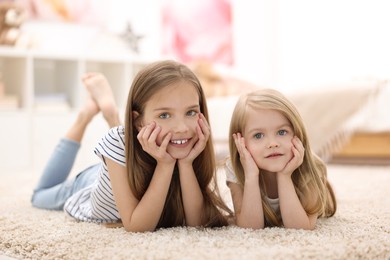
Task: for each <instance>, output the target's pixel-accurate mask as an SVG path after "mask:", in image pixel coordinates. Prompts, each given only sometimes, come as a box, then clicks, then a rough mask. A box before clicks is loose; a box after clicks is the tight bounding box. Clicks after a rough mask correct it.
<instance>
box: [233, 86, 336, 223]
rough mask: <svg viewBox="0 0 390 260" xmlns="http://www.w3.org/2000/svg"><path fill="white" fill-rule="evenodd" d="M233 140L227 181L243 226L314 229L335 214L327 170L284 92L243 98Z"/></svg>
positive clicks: (235, 114) (236, 114) (265, 91)
mask: <svg viewBox="0 0 390 260" xmlns="http://www.w3.org/2000/svg"><path fill="white" fill-rule="evenodd" d="M230 136H232V138H231V139H229V149H230V159H229V160H227V162H226V177H227V184H228V186H229V188H230V191H231V195H232V200H233V205H234V211H235V221H236V224H237V225H238V226H240V227H246V228H254V229H259V228H264V227H268V226H278V227H281V226H283V227H286V228H295V229H308V230H312V229H314V228H315V226H316V221H317V218H318V217H330V216H333V215H334V214H335V212H336V200H335V196H334V193H333V190H332V187H331V186H330V185H329V183H328V180H327V169H326V166H325V164H324V162H323V161H321V159H320V158H319V157H317V156H316V155H315V154H314V153H313V152H312V151H311V149H310V144H309V140H308V137H307V133H306V130H305V127H304V123H303V121H302V118H301V116H300V115H299V112H298V110H297V109H296V108H295V106H294V105H293V104H292V103H291V102H290V101H289V100H288V99H287V98H286V97H285V96H284V95H282V94H281V93H280V92H278V91H276V90H272V89H261V90H257V91H254V92H251V93H248V94H245V95H243V96H241V97H240V99H239V100H238V102H237V104H236V106H235V109H234V111H233V115H232V119H231V123H230Z"/></svg>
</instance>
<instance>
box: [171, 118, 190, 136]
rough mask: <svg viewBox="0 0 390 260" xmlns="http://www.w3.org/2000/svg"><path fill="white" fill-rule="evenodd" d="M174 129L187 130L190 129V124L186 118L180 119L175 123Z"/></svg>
mask: <svg viewBox="0 0 390 260" xmlns="http://www.w3.org/2000/svg"><path fill="white" fill-rule="evenodd" d="M173 129H174V131H175V132H178V133H180V132H186V131H188V129H189V126H188V124H187V123H186V122H185V120H178V121H177V122H175V123H174V126H173Z"/></svg>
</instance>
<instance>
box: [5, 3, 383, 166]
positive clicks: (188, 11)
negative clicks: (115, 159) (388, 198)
mask: <svg viewBox="0 0 390 260" xmlns="http://www.w3.org/2000/svg"><path fill="white" fill-rule="evenodd" d="M388 10H390V3H389V2H388V1H386V0H370V1H369V0H362V1H353V0H344V1H337V0H328V1H310V0H295V1H288V0H256V1H238V0H197V1H192V0H144V1H135V0H127V1H126V0H110V1H108V0H15V1H10V0H9V1H5V0H0V19H1V22H0V23H1V27H0V28H1V29H0V33H1V34H0V45H1V46H0V47H1V48H0V69H1V70H0V73H1V74H0V76H1V77H0V109H1V110H0V124H1V125H2V126H1V127H2V132H3V137H2V139H0V142H2V144H3V147H4V146H6V145H5V144H10V145H11V144H12V143H11V141H10V138H9V136H10V135H15V134H17V135H18V136H19V140H20V141H19V142H20V144H24V145H25V147H26V150H25V151H24V152H22V155H20V154H18V152H17V151H16V150H15V151H11V152H10V151H9V150H8V149H5V148H2V150H1V151H0V152H1V153H0V154H1V155H3V156H1V157H0V158H2V160H4V161H3V162H4V163H3V162H2V163H3V167H5V168H7V169H13V168H28V167H30V166H34V165H35V166H37V165H38V167H41V163H38V164H37V163H36V162H37V161H39V160H41V161H42V162H43V161H44V158H45V157H46V154H49V152H48V150H49V148H48V147H51V146H52V145H53V140H56V139H57V138H58V137H59V136H61V135H60V133H63V127H66V125H67V124H68V122H69V121H70V118H71V116H73V114H72V113H74V110H77V108H78V106H79V105H80V102H81V101H80V100H81V98H80V97H82V96H83V94H84V93H83V92H82V91H80V90H79V89H78V86H79V85H80V82H79V78H80V76H81V75H82V73H83V72H85V71H91V70H96V71H101V72H103V73H105V74H106V75H107V77H108V78H109V80H110V83H111V85H113V86H114V87H115V88H117V89H116V90H115V94H116V97H117V98H118V99H122V100H119V101H118V103H119V104H120V105H121V106H122V107H123V105H124V103H125V100H123V97H124V96H126V92H127V90H128V87H129V84H130V83H131V77H132V76H133V75H134V73H136V71H137V70H138V69H139V68H141V67H142V66H143V65H144V64H146V63H148V62H151V61H154V60H159V59H165V58H172V59H176V60H178V61H181V62H183V63H186V64H188V65H189V66H191V67H192V68H193V69H194V70H195V71H196V73H198V75H199V77H200V78H201V79H202V80H203V81H204V86H205V90H206V92H207V94H208V97H210V98H214V97H220V96H225V97H226V96H234V95H237V94H239V93H240V91H241V92H242V90H243V89H244V90H245V89H248V90H249V89H253V88H256V87H264V86H267V87H273V88H277V89H279V90H281V91H283V92H285V93H288V94H289V93H299V92H305V93H306V92H310V91H313V90H316V89H326V88H327V87H328V86H332V87H334V86H342V85H343V84H345V83H348V84H349V86H350V83H351V82H356V81H361V80H371V81H375V82H381V86H382V85H385V87H381V88H382V89H381V96H380V97H378V98H377V99H376V101H375V105H373V106H371V107H370V109H369V112H370V114H369V115H368V117H369V118H370V120H371V121H369V122H367V121H366V125H365V126H366V127H367V129H368V128H369V132H375V133H376V132H380V133H381V134H383V133H385V134H386V135H385V137H384V139H381V140H380V141H378V143H379V146H381V147H382V148H383V147H384V146H383V143H382V142H383V140H384V142H390V141H389V140H388V139H389V136H390V135H389V136H387V133H388V131H389V129H390V124H389V122H388V121H389V119H388V116H387V114H386V112H385V111H388V110H386V109H388V106H389V105H388V104H389V102H388V101H389V97H390V94H389V93H390V92H389V90H388V87H387V84H383V82H385V83H386V82H387V80H388V79H389V76H390V71H389V68H390V51H389V50H388V48H389V46H390V37H388V36H387V30H388V26H389V24H390V16H389V15H388ZM20 75H22V76H20ZM53 75H54V76H53ZM221 81H223V82H224V83H223V84H218V83H220V82H221ZM63 82H66V85H65V86H63V85H62V84H64V83H63ZM53 85H56V86H57V87H58V88H59V91H57V90H58V89H56V88H57V87H53ZM360 85H361V84H360ZM360 85H359V84H357V85H356V86H357V87H358V86H360ZM365 86H366V85H365ZM372 86H375V87H376V86H377V84H373V85H372ZM329 88H330V87H329ZM53 89H54V90H55V91H54V92H55V95H53V93H51V94H50V95H47V92H53ZM42 94H45V95H42ZM48 97H49V98H48ZM47 100H51V102H52V103H55V105H53V104H51V105H50V106H48V105H47V104H48V103H50V101H49V102H48V101H47ZM61 102H63V103H64V104H65V105H66V106H69V107H67V108H66V109H63V106H62V105H64V104H62V103H61ZM345 102H346V103H347V102H348V99H346V100H345ZM59 104H62V105H59ZM330 105H331V104H330ZM363 106H364V104H362V107H363ZM38 107H39V108H40V109H37V108H38ZM42 108H43V109H42ZM68 108H69V109H70V110H69V109H68ZM340 109H342V107H341V108H340ZM356 109H357V108H356ZM42 110H43V111H44V113H42ZM45 110H47V111H46V112H45ZM49 110H51V111H54V112H48V111H49ZM64 111H65V112H64ZM330 117H331V116H330ZM53 118H54V119H53ZM56 119H57V120H58V121H59V122H58V124H59V125H60V126H61V127H59V128H60V129H57V131H54V133H53V134H52V135H50V137H48V136H47V135H46V134H45V135H43V134H40V132H41V131H42V129H43V128H44V127H43V126H45V125H50V123H52V122H53V120H56ZM15 126H17V127H16V128H17V129H18V130H15ZM62 126H63V127H62ZM97 128H100V127H96V128H95V129H97ZM101 128H102V129H103V130H104V131H105V130H106V129H105V128H104V127H101ZM26 129H30V131H29V133H28V134H27V133H26ZM367 129H366V130H367ZM60 130H61V131H60ZM15 131H16V132H15ZM104 131H103V132H104ZM367 131H368V130H367ZM95 132H98V134H100V131H95ZM11 140H12V139H11ZM91 140H96V138H95V137H93V138H91ZM370 140H371V139H370ZM371 141H372V140H371ZM371 141H370V142H371ZM49 144H50V145H49ZM360 145H361V144H360ZM46 146H47V147H46ZM363 146H364V145H363ZM42 147H46V148H47V149H44V152H42V153H39V154H40V156H39V157H37V153H38V152H37V151H39V150H38V149H41V148H42ZM389 147H390V146H389ZM383 149H384V150H385V151H384V152H382V155H381V156H385V158H387V157H386V156H389V155H388V154H387V153H390V151H388V150H389V149H390V148H388V147H385V148H383ZM46 150H47V152H46ZM19 152H20V151H19ZM89 152H90V150H89V151H88V153H89ZM383 154H384V155H383ZM377 155H378V152H377V154H376V156H377ZM14 156H21V157H22V158H23V160H24V161H25V163H22V166H21V165H20V163H17V164H16V163H9V160H8V158H13V157H14ZM41 158H42V159H41ZM10 160H11V159H10Z"/></svg>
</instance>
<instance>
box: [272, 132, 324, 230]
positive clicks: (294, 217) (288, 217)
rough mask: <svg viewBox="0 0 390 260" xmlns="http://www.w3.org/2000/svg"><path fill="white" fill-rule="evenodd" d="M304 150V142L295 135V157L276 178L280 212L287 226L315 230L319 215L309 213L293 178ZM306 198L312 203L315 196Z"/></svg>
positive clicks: (293, 144)
mask: <svg viewBox="0 0 390 260" xmlns="http://www.w3.org/2000/svg"><path fill="white" fill-rule="evenodd" d="M304 151H305V149H304V147H303V145H302V142H301V141H300V140H299V139H298V138H297V137H294V138H293V140H292V152H293V158H292V159H291V160H290V161H289V162H288V163H287V165H286V167H285V168H284V169H283V170H282V171H281V172H278V173H276V178H277V182H278V194H279V202H280V213H281V215H282V220H283V224H284V226H285V227H286V228H296V229H308V230H313V229H314V227H315V225H316V221H317V215H307V213H306V211H305V209H304V208H303V206H302V203H301V201H300V200H299V198H298V195H297V193H296V191H295V187H294V184H293V182H292V179H291V175H292V173H293V171H294V170H295V169H297V168H298V167H299V165H301V164H302V162H303V159H304ZM306 199H307V200H308V203H311V202H312V201H314V199H315V198H306Z"/></svg>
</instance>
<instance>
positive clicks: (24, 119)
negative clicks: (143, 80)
mask: <svg viewBox="0 0 390 260" xmlns="http://www.w3.org/2000/svg"><path fill="white" fill-rule="evenodd" d="M150 62H151V60H145V59H143V58H141V57H138V56H135V55H129V54H124V55H121V56H119V55H112V56H111V55H107V54H104V55H99V54H96V55H92V54H81V53H63V52H62V53H55V52H53V51H50V52H44V51H33V50H22V49H17V48H9V47H0V75H1V79H2V82H3V85H4V89H3V93H2V92H0V125H1V133H2V134H1V135H0V144H1V145H0V158H2V159H1V164H0V170H1V169H7V170H13V169H19V168H22V169H23V168H27V169H28V168H29V167H33V166H34V167H35V166H37V165H36V163H35V164H34V162H33V161H38V162H40V161H43V160H41V159H39V158H37V153H38V154H39V150H40V149H41V148H43V149H44V148H45V147H46V146H50V144H49V145H48V144H46V143H45V142H44V140H45V139H46V138H47V140H48V142H47V143H51V141H50V140H54V139H56V140H57V139H58V138H59V137H61V136H62V135H63V134H64V131H65V130H64V128H65V127H67V126H69V124H70V123H69V122H70V121H71V119H73V118H74V116H75V115H74V114H75V113H74V112H75V111H77V109H78V108H79V107H80V106H81V104H82V101H83V99H84V97H85V94H86V92H85V89H84V87H83V85H82V83H81V77H82V75H83V74H84V73H86V72H100V73H103V74H104V75H105V76H106V77H107V79H108V81H109V83H110V85H111V86H112V88H113V92H114V96H115V99H116V101H117V103H118V106H119V108H120V109H121V110H124V108H125V105H126V101H127V100H126V98H127V94H128V91H129V88H130V85H131V82H132V79H133V77H134V75H135V74H136V73H137V72H138V71H139V69H140V68H142V67H143V66H145V64H147V63H150ZM0 90H1V89H0ZM53 115H58V117H55V116H54V117H53ZM98 120H101V122H98V123H96V124H97V125H99V126H105V122H103V120H102V119H98ZM54 122H55V123H54ZM99 130H103V131H106V129H99ZM98 132H102V131H98ZM94 140H96V139H94ZM51 145H54V144H51ZM48 153H49V152H48V151H47V149H45V151H44V152H42V153H41V154H48ZM88 153H89V152H88ZM46 159H48V158H45V160H46ZM15 160H16V161H15ZM38 164H39V165H38V166H37V167H38V168H40V167H41V166H42V165H40V163H38Z"/></svg>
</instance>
